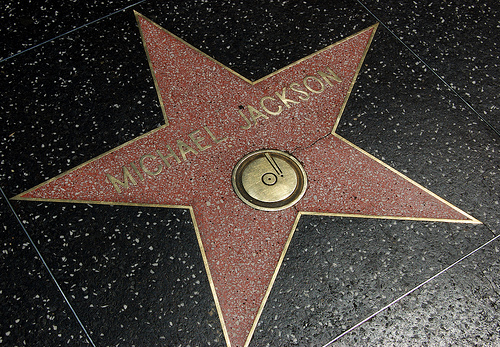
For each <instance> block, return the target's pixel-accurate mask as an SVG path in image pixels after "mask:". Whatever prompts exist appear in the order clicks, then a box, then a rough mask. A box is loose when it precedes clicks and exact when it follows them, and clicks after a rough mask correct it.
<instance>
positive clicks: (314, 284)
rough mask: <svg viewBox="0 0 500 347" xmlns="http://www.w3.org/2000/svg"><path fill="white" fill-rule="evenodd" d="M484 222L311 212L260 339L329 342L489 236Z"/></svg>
mask: <svg viewBox="0 0 500 347" xmlns="http://www.w3.org/2000/svg"><path fill="white" fill-rule="evenodd" d="M485 229H486V228H485V227H484V226H478V225H475V226H469V225H453V224H447V223H435V224H434V223H423V222H413V221H390V220H376V219H359V218H358V219H350V218H326V217H311V216H307V217H304V218H303V219H302V220H301V222H300V224H299V226H298V228H297V231H296V232H295V235H294V238H293V240H292V243H291V245H290V248H289V250H288V253H287V255H286V258H285V260H284V262H283V266H282V267H281V270H280V273H279V275H278V278H277V280H276V284H275V286H274V288H273V290H272V292H271V295H270V297H269V300H268V303H267V305H266V307H265V309H264V313H263V316H262V319H261V323H260V325H259V326H258V328H257V332H256V335H255V339H254V341H253V343H254V346H266V345H267V346H273V345H274V344H273V341H280V344H281V345H284V346H288V345H290V346H293V345H297V346H323V345H324V344H325V343H327V342H329V341H331V340H332V339H334V338H335V337H336V336H338V335H340V334H341V333H343V332H344V331H346V330H347V329H349V328H351V327H352V326H354V325H355V324H357V323H358V322H360V321H362V320H363V319H365V318H366V317H368V316H370V315H371V314H373V313H375V312H376V311H377V310H379V309H380V308H382V307H384V306H385V305H387V304H389V303H390V302H392V301H393V300H395V299H397V298H398V297H399V296H401V295H403V294H405V293H406V292H408V291H409V290H411V289H413V288H414V287H415V286H417V285H419V284H420V283H422V282H424V281H425V280H427V279H428V278H430V277H432V276H433V275H434V274H436V273H438V272H439V271H441V270H442V269H443V268H445V267H446V266H448V265H449V264H451V263H453V262H454V261H456V260H458V259H460V258H461V257H462V256H463V255H465V254H466V253H468V252H470V251H472V250H474V249H475V248H476V247H478V246H479V245H481V244H483V243H484V242H486V241H488V236H489V233H488V232H487V230H485ZM394 324H397V323H396V322H395V323H394ZM389 341H390V340H389Z"/></svg>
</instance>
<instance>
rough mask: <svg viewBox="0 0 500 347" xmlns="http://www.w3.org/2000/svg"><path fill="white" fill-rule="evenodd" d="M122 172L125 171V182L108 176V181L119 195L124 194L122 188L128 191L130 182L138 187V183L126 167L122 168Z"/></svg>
mask: <svg viewBox="0 0 500 347" xmlns="http://www.w3.org/2000/svg"><path fill="white" fill-rule="evenodd" d="M122 170H123V182H122V181H120V180H119V179H117V178H114V177H113V176H111V175H110V174H106V177H107V178H108V181H109V182H110V183H111V184H112V185H113V187H115V189H116V191H117V192H118V193H121V192H122V191H121V189H120V186H122V187H123V188H125V189H128V180H130V183H132V184H133V185H134V186H135V185H137V182H136V181H135V180H134V178H133V177H132V175H131V174H130V171H128V169H127V168H126V167H125V166H124V167H122Z"/></svg>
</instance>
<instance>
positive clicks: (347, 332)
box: [323, 235, 500, 347]
mask: <svg viewBox="0 0 500 347" xmlns="http://www.w3.org/2000/svg"><path fill="white" fill-rule="evenodd" d="M498 238H500V235H497V236H495V237H494V238H492V239H491V240H489V241H488V242H486V243H484V244H483V245H482V246H479V247H478V248H476V249H475V250H473V251H472V252H470V253H468V254H466V255H464V256H463V257H462V258H460V259H458V260H457V261H455V262H454V263H453V264H451V265H449V266H448V267H446V268H444V269H443V270H441V271H439V272H438V273H437V274H435V275H434V276H432V277H431V278H429V279H428V280H426V281H424V282H422V283H420V284H419V285H418V286H416V287H415V288H413V289H411V290H410V291H408V292H406V293H405V294H403V295H401V296H400V297H399V298H397V299H396V300H394V301H392V302H391V303H389V304H388V305H386V306H384V307H382V308H381V309H380V310H378V311H377V312H375V313H373V314H371V315H370V316H368V317H367V318H365V319H363V320H362V321H361V322H359V323H357V324H356V325H354V326H353V327H351V328H350V329H348V330H346V331H344V332H343V333H342V334H340V335H339V336H337V337H336V338H334V339H333V340H331V341H330V342H328V343H327V344H326V345H324V346H323V347H327V346H330V345H331V344H332V343H334V342H335V341H337V340H339V339H340V338H342V337H343V336H345V335H347V334H349V333H350V332H351V331H353V330H354V329H356V328H358V327H359V326H361V325H363V324H364V323H366V322H368V321H369V320H370V319H372V318H373V317H375V316H376V315H378V314H379V313H381V312H382V311H385V310H387V309H388V308H389V307H391V306H392V305H394V304H396V303H398V302H399V301H401V300H402V299H404V298H406V297H407V296H408V295H410V294H411V293H413V292H414V291H416V290H418V289H420V288H421V287H423V286H424V285H426V284H427V283H429V282H431V281H432V280H434V279H435V278H436V277H438V276H440V275H442V274H443V273H445V272H446V271H448V270H450V269H451V268H452V267H454V266H455V265H457V264H458V263H460V262H461V261H463V260H465V259H467V258H468V257H470V256H471V255H473V254H475V253H476V252H478V251H480V250H481V249H483V248H484V247H486V246H487V245H489V244H490V243H492V242H494V241H496V240H497V239H498Z"/></svg>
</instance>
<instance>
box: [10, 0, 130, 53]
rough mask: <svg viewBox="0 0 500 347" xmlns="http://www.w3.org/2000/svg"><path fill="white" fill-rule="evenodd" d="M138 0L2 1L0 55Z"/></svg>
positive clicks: (27, 46)
mask: <svg viewBox="0 0 500 347" xmlns="http://www.w3.org/2000/svg"><path fill="white" fill-rule="evenodd" d="M136 2H138V1H130V0H129V1H126V0H121V1H95V2H92V1H91V2H89V1H85V2H81V1H75V0H73V1H43V2H39V1H12V0H8V1H4V2H2V12H1V13H0V59H4V58H7V57H9V56H11V55H13V54H15V53H18V52H21V51H23V50H25V49H27V48H30V47H32V46H34V45H37V44H39V43H42V42H44V41H46V40H50V39H52V38H54V37H56V36H58V35H62V34H64V33H66V32H68V31H70V30H73V29H75V28H78V27H80V26H82V25H85V24H87V23H90V22H92V21H95V20H97V19H99V18H101V17H103V16H106V15H108V14H110V13H112V12H114V11H117V10H120V9H122V8H124V7H126V6H128V5H131V4H134V3H136Z"/></svg>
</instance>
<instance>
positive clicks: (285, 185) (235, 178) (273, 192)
mask: <svg viewBox="0 0 500 347" xmlns="http://www.w3.org/2000/svg"><path fill="white" fill-rule="evenodd" d="M232 183H233V188H234V191H235V192H236V195H238V197H239V198H240V199H241V200H242V201H243V202H244V203H245V204H247V205H249V206H251V207H253V208H256V209H258V210H264V211H277V210H283V209H285V208H288V207H290V206H292V205H294V204H295V203H297V202H298V201H299V200H300V199H301V198H302V196H303V195H304V193H305V191H306V188H307V176H306V172H305V170H304V168H303V167H302V164H301V163H300V162H299V161H298V160H297V159H296V158H294V157H293V156H291V155H290V154H288V153H285V152H281V151H277V150H271V149H265V150H259V151H256V152H252V153H250V154H247V155H246V156H244V157H243V158H242V159H241V160H240V161H239V162H238V163H237V164H236V166H235V167H234V169H233V175H232Z"/></svg>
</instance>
